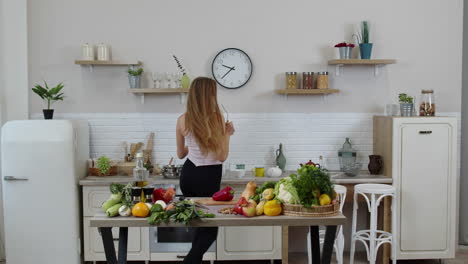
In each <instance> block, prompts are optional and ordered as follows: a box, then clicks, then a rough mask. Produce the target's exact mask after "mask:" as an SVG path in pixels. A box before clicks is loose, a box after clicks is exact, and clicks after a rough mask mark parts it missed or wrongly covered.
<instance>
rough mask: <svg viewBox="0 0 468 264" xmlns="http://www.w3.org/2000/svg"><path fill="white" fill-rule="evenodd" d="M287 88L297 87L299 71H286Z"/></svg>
mask: <svg viewBox="0 0 468 264" xmlns="http://www.w3.org/2000/svg"><path fill="white" fill-rule="evenodd" d="M286 88H287V89H297V72H287V73H286Z"/></svg>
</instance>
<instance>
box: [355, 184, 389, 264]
mask: <svg viewBox="0 0 468 264" xmlns="http://www.w3.org/2000/svg"><path fill="white" fill-rule="evenodd" d="M359 194H360V195H362V196H363V197H364V198H365V200H366V203H367V209H368V210H369V213H370V220H371V221H370V229H364V230H360V231H357V232H356V224H357V223H356V219H357V210H358V195H359ZM385 197H392V233H389V232H385V231H382V230H377V215H378V208H379V204H380V202H381V201H382V200H383V198H385ZM369 199H370V200H369ZM396 204H397V202H396V195H395V187H393V186H391V185H387V184H358V185H356V186H354V202H353V226H352V232H351V252H350V253H351V255H350V261H349V263H350V264H353V263H354V252H355V250H356V241H361V242H362V243H363V244H364V246H365V248H366V252H367V260H368V261H369V263H370V264H375V261H376V258H377V252H378V250H379V247H380V246H381V245H383V244H385V243H389V244H390V245H391V246H392V259H393V264H396V247H397V241H396V239H395V237H394V235H393V234H396V232H397V229H396V221H397V219H396V211H397V210H396ZM368 243H369V244H368Z"/></svg>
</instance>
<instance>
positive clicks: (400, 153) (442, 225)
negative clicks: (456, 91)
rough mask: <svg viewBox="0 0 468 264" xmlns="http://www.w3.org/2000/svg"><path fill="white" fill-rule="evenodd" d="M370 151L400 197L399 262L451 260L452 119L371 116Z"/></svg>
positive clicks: (454, 198) (454, 197) (453, 225)
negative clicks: (372, 138) (372, 133)
mask: <svg viewBox="0 0 468 264" xmlns="http://www.w3.org/2000/svg"><path fill="white" fill-rule="evenodd" d="M374 153H375V154H378V155H382V156H383V158H384V174H385V175H391V176H392V177H393V182H394V185H395V187H396V189H397V197H398V199H399V203H398V208H397V215H398V223H397V227H398V231H397V234H396V239H397V241H398V248H397V258H398V259H444V258H453V257H454V256H455V247H456V239H457V237H456V233H455V232H456V231H455V230H456V209H457V171H456V168H457V166H456V162H457V120H456V119H455V118H449V117H425V118H423V117H421V118H416V117H413V118H399V117H393V118H392V117H375V118H374Z"/></svg>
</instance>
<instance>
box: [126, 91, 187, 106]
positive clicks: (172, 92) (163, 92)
mask: <svg viewBox="0 0 468 264" xmlns="http://www.w3.org/2000/svg"><path fill="white" fill-rule="evenodd" d="M188 92H189V89H185V88H134V89H130V93H132V94H135V95H140V96H141V103H142V104H144V103H145V95H146V94H161V95H165V94H167V95H169V94H179V95H180V103H181V104H184V101H185V100H184V99H185V95H186V94H187V93H188Z"/></svg>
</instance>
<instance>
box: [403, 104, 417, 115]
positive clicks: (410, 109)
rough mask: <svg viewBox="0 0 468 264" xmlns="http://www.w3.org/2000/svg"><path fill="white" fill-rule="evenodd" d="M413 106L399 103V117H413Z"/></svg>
mask: <svg viewBox="0 0 468 264" xmlns="http://www.w3.org/2000/svg"><path fill="white" fill-rule="evenodd" d="M413 112H414V105H413V104H409V103H400V114H401V116H413Z"/></svg>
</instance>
